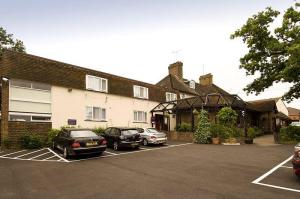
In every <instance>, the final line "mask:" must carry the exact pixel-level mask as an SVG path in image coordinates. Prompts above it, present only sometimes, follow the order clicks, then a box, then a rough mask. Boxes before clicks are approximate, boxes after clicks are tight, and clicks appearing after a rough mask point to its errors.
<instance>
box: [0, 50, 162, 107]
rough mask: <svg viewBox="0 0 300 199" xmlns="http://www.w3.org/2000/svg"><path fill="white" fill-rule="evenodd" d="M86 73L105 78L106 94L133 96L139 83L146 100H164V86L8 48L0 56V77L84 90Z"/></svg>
mask: <svg viewBox="0 0 300 199" xmlns="http://www.w3.org/2000/svg"><path fill="white" fill-rule="evenodd" d="M86 75H94V76H98V77H102V78H106V79H108V93H109V94H115V95H120V96H126V97H133V85H140V86H144V87H147V88H149V100H151V101H158V102H161V101H164V100H165V91H164V89H162V88H160V87H158V86H156V85H153V84H149V83H145V82H141V81H136V80H132V79H128V78H124V77H120V76H116V75H112V74H108V73H104V72H100V71H96V70H91V69H87V68H83V67H79V66H75V65H71V64H66V63H63V62H58V61H54V60H50V59H46V58H42V57H38V56H34V55H30V54H24V53H17V52H12V51H5V52H4V53H3V56H2V58H1V59H0V76H5V77H8V78H14V79H24V80H29V81H36V82H41V83H46V84H50V85H56V86H61V87H67V88H74V89H81V90H85V89H86V86H85V79H86Z"/></svg>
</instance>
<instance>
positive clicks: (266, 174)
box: [252, 155, 300, 193]
mask: <svg viewBox="0 0 300 199" xmlns="http://www.w3.org/2000/svg"><path fill="white" fill-rule="evenodd" d="M292 158H293V155H292V156H291V157H289V158H288V159H286V160H284V161H283V162H281V163H280V164H278V165H277V166H275V167H274V168H272V169H271V170H270V171H268V172H267V173H265V174H264V175H262V176H260V177H259V178H257V179H256V180H254V181H253V182H252V183H253V184H257V185H262V186H266V187H272V188H276V189H282V190H287V191H293V192H299V193H300V190H298V189H291V188H287V187H281V186H277V185H271V184H266V183H261V181H262V180H263V179H265V178H266V177H268V176H269V175H271V174H272V173H273V172H274V171H276V170H277V169H279V168H280V167H283V168H292V167H287V166H284V164H285V163H287V162H288V161H290V160H291V159H292Z"/></svg>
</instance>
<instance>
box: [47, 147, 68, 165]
mask: <svg viewBox="0 0 300 199" xmlns="http://www.w3.org/2000/svg"><path fill="white" fill-rule="evenodd" d="M47 149H48V150H49V151H50V152H52V153H53V154H54V155H55V156H56V157H58V158H59V159H60V160H63V161H64V162H69V160H66V159H65V158H63V157H61V156H60V155H58V154H57V153H55V152H54V151H53V150H52V149H50V148H47Z"/></svg>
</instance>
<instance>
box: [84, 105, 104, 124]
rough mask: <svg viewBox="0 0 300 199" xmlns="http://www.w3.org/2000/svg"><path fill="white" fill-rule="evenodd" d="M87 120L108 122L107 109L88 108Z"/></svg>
mask: <svg viewBox="0 0 300 199" xmlns="http://www.w3.org/2000/svg"><path fill="white" fill-rule="evenodd" d="M86 119H87V120H94V121H103V120H106V109H104V108H100V107H92V106H87V107H86Z"/></svg>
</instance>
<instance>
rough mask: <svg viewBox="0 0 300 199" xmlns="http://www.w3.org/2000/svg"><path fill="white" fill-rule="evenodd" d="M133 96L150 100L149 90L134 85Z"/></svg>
mask: <svg viewBox="0 0 300 199" xmlns="http://www.w3.org/2000/svg"><path fill="white" fill-rule="evenodd" d="M133 96H134V97H137V98H142V99H148V88H146V87H142V86H136V85H134V86H133Z"/></svg>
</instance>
